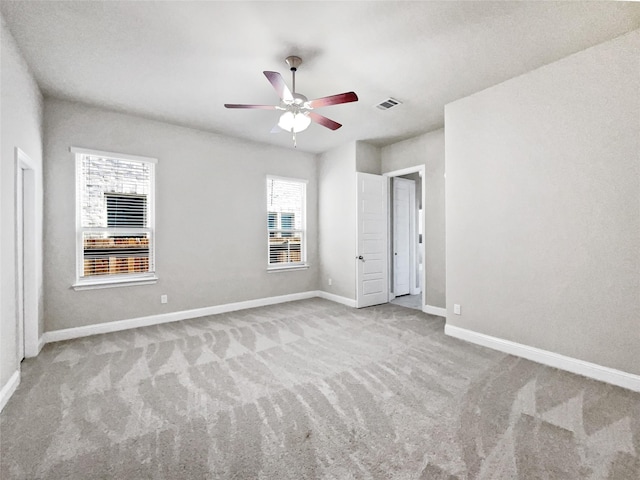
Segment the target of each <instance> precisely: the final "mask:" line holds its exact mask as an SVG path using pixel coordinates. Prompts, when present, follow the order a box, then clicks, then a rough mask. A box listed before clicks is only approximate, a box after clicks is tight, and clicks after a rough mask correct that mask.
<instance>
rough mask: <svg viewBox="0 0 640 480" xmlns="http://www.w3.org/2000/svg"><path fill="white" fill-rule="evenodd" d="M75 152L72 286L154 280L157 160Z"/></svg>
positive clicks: (114, 154)
mask: <svg viewBox="0 0 640 480" xmlns="http://www.w3.org/2000/svg"><path fill="white" fill-rule="evenodd" d="M71 151H72V152H73V153H75V157H76V256H77V262H76V263H77V272H76V277H77V278H76V283H75V285H74V287H75V288H83V287H89V288H91V287H96V286H112V285H122V284H134V283H149V282H154V281H155V280H156V276H155V261H154V260H155V259H154V247H155V231H154V180H155V164H156V159H154V158H146V157H137V156H133V155H122V154H117V153H107V152H98V151H93V150H85V149H79V148H72V149H71Z"/></svg>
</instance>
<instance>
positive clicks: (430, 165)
mask: <svg viewBox="0 0 640 480" xmlns="http://www.w3.org/2000/svg"><path fill="white" fill-rule="evenodd" d="M381 162H382V172H383V173H386V172H392V171H394V170H401V169H403V168H408V167H415V166H418V165H424V166H425V205H424V209H423V210H424V216H425V219H424V222H425V223H424V229H425V232H424V235H425V237H424V241H425V271H424V283H423V285H426V304H427V305H430V306H432V307H440V308H445V306H446V299H445V283H446V274H445V206H444V198H445V188H444V186H445V179H444V163H445V162H444V130H442V129H440V130H435V131H433V132H429V133H425V134H423V135H420V136H418V137H414V138H410V139H408V140H404V141H402V142H398V143H394V144H393V145H389V146H387V147H383V148H382V150H381Z"/></svg>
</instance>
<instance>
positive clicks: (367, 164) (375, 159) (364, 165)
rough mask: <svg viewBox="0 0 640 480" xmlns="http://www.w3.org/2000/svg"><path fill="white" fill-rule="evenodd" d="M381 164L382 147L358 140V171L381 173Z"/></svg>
mask: <svg viewBox="0 0 640 480" xmlns="http://www.w3.org/2000/svg"><path fill="white" fill-rule="evenodd" d="M381 165H382V162H381V157H380V147H376V146H375V145H371V144H370V143H367V142H363V141H361V140H358V141H357V142H356V172H362V173H372V174H374V175H380V173H381V171H380V168H381ZM354 188H355V187H354Z"/></svg>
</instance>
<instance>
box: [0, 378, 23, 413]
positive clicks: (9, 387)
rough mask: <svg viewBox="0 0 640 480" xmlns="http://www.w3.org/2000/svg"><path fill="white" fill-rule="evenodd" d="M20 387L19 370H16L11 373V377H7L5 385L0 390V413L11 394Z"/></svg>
mask: <svg viewBox="0 0 640 480" xmlns="http://www.w3.org/2000/svg"><path fill="white" fill-rule="evenodd" d="M18 385H20V370H19V369H18V370H16V371H15V372H13V375H11V377H9V380H8V381H7V383H5V384H4V386H3V387H2V390H0V412H1V411H2V410H3V409H4V406H5V405H6V404H7V402H8V401H9V399H10V398H11V395H13V392H15V391H16V388H18Z"/></svg>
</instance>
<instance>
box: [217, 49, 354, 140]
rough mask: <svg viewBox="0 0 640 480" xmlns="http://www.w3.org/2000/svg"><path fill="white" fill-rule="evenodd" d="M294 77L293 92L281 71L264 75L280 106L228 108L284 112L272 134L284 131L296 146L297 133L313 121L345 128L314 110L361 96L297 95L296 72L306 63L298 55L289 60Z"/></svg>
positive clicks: (335, 127) (288, 58) (240, 105)
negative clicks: (311, 98) (288, 133)
mask: <svg viewBox="0 0 640 480" xmlns="http://www.w3.org/2000/svg"><path fill="white" fill-rule="evenodd" d="M285 61H286V62H287V65H289V69H290V70H291V72H292V76H293V92H291V90H289V89H288V88H287V85H286V84H285V83H284V80H283V78H282V75H280V74H279V73H278V72H262V73H264V75H265V77H267V80H269V82H270V83H271V85H273V88H274V89H275V90H276V92H277V93H278V96H279V97H280V104H279V105H246V104H237V103H225V104H224V106H225V107H226V108H256V109H262V110H279V111H281V112H282V114H281V115H280V119H279V120H278V124H277V125H276V126H275V127H273V129H272V130H271V131H272V132H274V133H275V132H278V131H280V130H284V131H285V132H290V133H291V134H292V136H293V145H294V147H295V146H296V133H298V132H301V131H303V130H306V129H307V127H308V126H309V125H310V124H311V122H315V123H317V124H319V125H322V126H323V127H327V128H328V129H330V130H337V129H338V128H340V127H341V126H342V125H341V124H339V123H338V122H334V121H333V120H331V119H329V118H327V117H324V116H322V115H320V114H318V113H316V112H314V109H316V108H320V107H327V106H329V105H337V104H340V103H349V102H356V101H358V96H357V95H356V94H355V93H354V92H346V93H339V94H337V95H330V96H328V97H322V98H316V99H315V100H309V99H307V97H305V96H304V95H302V94H300V93H296V71H297V70H298V67H299V66H300V64H301V63H302V59H301V58H300V57H296V56H290V57H287V58H286V59H285Z"/></svg>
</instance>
